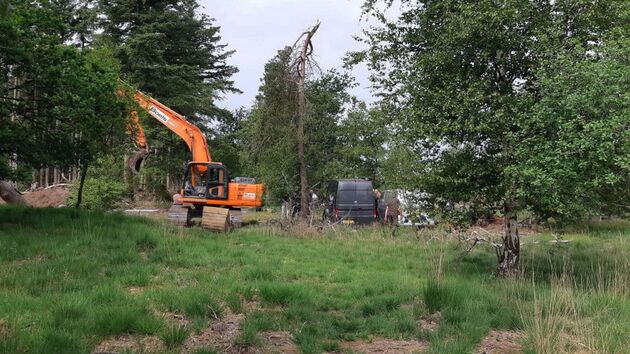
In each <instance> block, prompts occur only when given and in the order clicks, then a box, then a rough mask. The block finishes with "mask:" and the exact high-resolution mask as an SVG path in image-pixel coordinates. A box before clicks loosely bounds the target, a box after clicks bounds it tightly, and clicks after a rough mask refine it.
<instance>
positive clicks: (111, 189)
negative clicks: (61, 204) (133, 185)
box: [66, 176, 129, 210]
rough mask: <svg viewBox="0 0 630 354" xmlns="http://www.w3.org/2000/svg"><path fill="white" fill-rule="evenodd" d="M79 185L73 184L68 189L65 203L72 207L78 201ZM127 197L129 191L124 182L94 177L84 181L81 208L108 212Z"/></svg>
mask: <svg viewBox="0 0 630 354" xmlns="http://www.w3.org/2000/svg"><path fill="white" fill-rule="evenodd" d="M78 192H79V184H78V183H75V184H73V185H72V188H70V196H69V197H68V200H67V201H66V203H67V204H68V205H69V206H74V205H75V204H76V202H77V199H78ZM128 196H129V190H128V188H127V186H126V185H125V183H124V182H122V181H120V180H113V179H110V178H107V177H101V176H94V177H87V178H86V179H85V185H84V187H83V198H82V202H81V206H82V207H84V208H87V209H102V210H108V209H112V208H114V207H116V206H117V203H118V202H120V201H121V200H122V199H124V198H126V197H128Z"/></svg>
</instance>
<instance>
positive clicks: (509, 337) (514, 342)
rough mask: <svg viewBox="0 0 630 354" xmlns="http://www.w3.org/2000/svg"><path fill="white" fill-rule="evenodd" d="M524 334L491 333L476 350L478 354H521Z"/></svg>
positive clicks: (494, 331) (510, 332) (508, 332)
mask: <svg viewBox="0 0 630 354" xmlns="http://www.w3.org/2000/svg"><path fill="white" fill-rule="evenodd" d="M522 338H523V333H522V332H515V331H496V330H493V331H490V333H488V335H487V336H486V337H485V338H484V339H483V340H482V341H481V343H479V346H478V347H477V349H476V350H475V353H477V354H519V353H522V352H523V350H522V347H521V344H520V340H521V339H522Z"/></svg>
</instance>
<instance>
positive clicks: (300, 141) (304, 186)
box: [297, 22, 319, 218]
mask: <svg viewBox="0 0 630 354" xmlns="http://www.w3.org/2000/svg"><path fill="white" fill-rule="evenodd" d="M318 28H319V22H317V23H316V24H315V26H313V27H312V28H311V29H310V30H308V31H307V32H305V33H304V34H303V35H306V36H305V37H304V44H303V45H302V49H301V51H300V56H299V61H298V68H297V69H298V124H297V145H298V162H299V164H300V216H301V217H303V218H307V217H308V216H309V214H310V208H309V206H310V193H309V192H308V178H307V174H306V160H305V158H304V144H305V141H304V140H305V138H304V120H305V119H306V98H305V97H304V85H305V83H306V65H307V63H308V60H309V57H310V55H311V54H312V51H313V44H312V43H311V39H312V38H313V35H315V32H317V29H318Z"/></svg>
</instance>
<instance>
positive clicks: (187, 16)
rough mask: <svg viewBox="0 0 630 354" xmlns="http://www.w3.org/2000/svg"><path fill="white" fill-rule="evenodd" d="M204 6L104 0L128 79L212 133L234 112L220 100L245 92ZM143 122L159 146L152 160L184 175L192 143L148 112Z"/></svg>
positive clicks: (109, 33) (110, 36) (108, 35)
mask: <svg viewBox="0 0 630 354" xmlns="http://www.w3.org/2000/svg"><path fill="white" fill-rule="evenodd" d="M198 10H199V4H198V2H197V1H175V0H159V1H146V2H144V1H137V0H115V1H101V2H100V6H99V12H101V13H103V15H104V16H103V21H102V23H101V26H102V28H103V30H104V40H107V41H110V42H111V43H113V44H114V45H115V46H116V48H117V57H118V59H119V60H120V62H121V65H122V72H123V74H124V75H123V76H124V77H125V79H126V80H128V81H130V82H132V83H134V84H136V85H137V86H138V87H139V89H140V90H142V91H143V92H146V93H148V94H150V95H152V96H154V97H155V98H156V99H158V100H160V101H161V102H162V103H164V104H166V105H168V106H169V107H171V108H172V109H174V110H175V111H176V112H178V113H180V114H182V115H184V116H186V117H187V118H188V119H189V120H190V121H192V122H193V123H195V124H197V125H198V126H199V127H200V128H201V129H202V130H204V131H205V132H206V133H207V135H209V136H212V135H214V134H213V131H212V129H211V128H210V127H211V126H212V125H214V123H216V121H218V122H220V123H221V122H223V121H227V120H230V119H231V118H232V117H231V113H230V112H229V111H226V110H224V109H221V108H219V107H217V105H216V101H217V100H218V99H220V98H221V95H222V94H224V93H227V92H239V91H238V90H237V89H236V88H235V87H234V83H233V81H232V80H231V76H232V75H233V74H234V73H236V72H237V69H236V68H235V67H234V66H231V65H228V64H227V59H228V58H229V57H230V55H232V53H233V51H230V50H227V49H226V45H225V44H222V43H221V37H220V35H219V26H216V25H215V24H214V20H213V19H211V18H209V17H207V16H205V15H200V14H199V11H198ZM143 125H144V126H145V128H146V132H147V135H148V138H149V141H150V146H152V147H154V148H157V150H158V152H157V154H154V155H153V156H152V157H151V158H150V159H148V160H147V163H148V166H155V167H158V168H159V169H160V170H162V171H163V173H164V174H166V173H167V172H170V173H171V174H174V175H179V174H180V173H181V170H182V166H183V163H184V162H185V161H187V160H189V159H190V153H189V151H188V149H187V148H186V145H185V144H184V143H183V142H182V141H181V140H180V139H179V138H178V137H176V136H174V135H173V134H172V133H171V132H170V131H168V130H166V129H164V127H163V126H162V125H161V124H159V123H158V122H155V121H154V120H153V119H147V116H146V115H145V119H144V122H143ZM213 155H214V157H215V158H221V157H222V156H220V154H213ZM228 167H229V166H228Z"/></svg>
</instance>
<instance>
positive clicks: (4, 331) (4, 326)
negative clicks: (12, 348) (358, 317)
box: [0, 320, 11, 338]
mask: <svg viewBox="0 0 630 354" xmlns="http://www.w3.org/2000/svg"><path fill="white" fill-rule="evenodd" d="M10 334H11V327H9V324H8V323H7V321H4V320H0V338H8V337H9V335H10Z"/></svg>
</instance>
